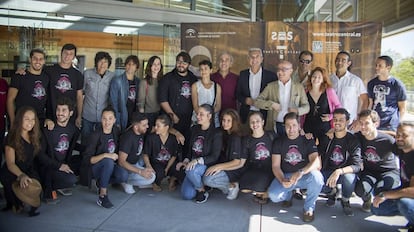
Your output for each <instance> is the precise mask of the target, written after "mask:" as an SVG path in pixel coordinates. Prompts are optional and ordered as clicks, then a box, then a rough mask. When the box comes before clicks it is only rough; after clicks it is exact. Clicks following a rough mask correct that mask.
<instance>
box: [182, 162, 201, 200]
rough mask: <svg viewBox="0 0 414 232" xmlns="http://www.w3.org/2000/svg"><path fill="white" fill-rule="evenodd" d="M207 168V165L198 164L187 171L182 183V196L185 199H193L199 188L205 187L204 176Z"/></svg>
mask: <svg viewBox="0 0 414 232" xmlns="http://www.w3.org/2000/svg"><path fill="white" fill-rule="evenodd" d="M206 169H207V166H206V165H204V164H196V166H195V167H194V169H193V170H186V171H185V178H184V181H183V184H182V185H181V196H182V198H183V199H184V200H191V199H193V198H194V197H195V196H196V194H197V190H199V189H202V188H203V186H204V185H203V181H202V178H203V175H204V172H205V171H206Z"/></svg>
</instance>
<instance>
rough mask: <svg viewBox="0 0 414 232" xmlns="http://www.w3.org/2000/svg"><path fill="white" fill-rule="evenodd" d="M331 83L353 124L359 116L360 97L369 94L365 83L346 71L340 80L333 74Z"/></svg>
mask: <svg viewBox="0 0 414 232" xmlns="http://www.w3.org/2000/svg"><path fill="white" fill-rule="evenodd" d="M331 82H332V86H333V88H334V89H335V91H336V95H338V98H339V101H340V102H341V104H342V107H343V108H345V109H346V110H347V111H348V112H349V114H350V115H351V117H350V120H349V122H350V123H352V121H353V120H355V119H357V116H358V105H359V96H360V95H361V94H366V93H367V88H366V87H365V84H364V82H363V81H362V79H361V78H360V77H359V76H357V75H355V74H352V73H350V72H349V71H346V73H345V75H344V76H343V77H341V78H338V77H337V76H336V74H335V73H333V74H332V75H331Z"/></svg>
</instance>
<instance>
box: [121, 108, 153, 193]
mask: <svg viewBox="0 0 414 232" xmlns="http://www.w3.org/2000/svg"><path fill="white" fill-rule="evenodd" d="M147 129H148V119H147V117H146V116H145V115H144V114H140V113H134V114H133V115H132V119H131V126H130V128H129V129H128V130H127V131H126V132H125V133H124V134H122V136H121V138H120V142H119V159H118V165H116V166H115V170H114V177H115V179H114V182H115V183H121V185H122V187H123V188H124V191H125V192H126V193H128V194H134V193H135V190H134V187H133V186H140V187H146V186H148V185H151V184H152V183H153V182H154V180H155V172H154V170H153V169H152V168H149V167H144V161H143V157H142V151H143V148H144V135H145V133H146V132H147Z"/></svg>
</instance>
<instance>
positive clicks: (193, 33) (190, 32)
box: [185, 28, 197, 39]
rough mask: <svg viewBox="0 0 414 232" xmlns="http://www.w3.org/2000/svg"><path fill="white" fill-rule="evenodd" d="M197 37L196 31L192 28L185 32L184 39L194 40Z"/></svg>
mask: <svg viewBox="0 0 414 232" xmlns="http://www.w3.org/2000/svg"><path fill="white" fill-rule="evenodd" d="M196 37H197V31H196V30H195V29H193V28H188V29H187V30H185V38H187V39H189V38H196Z"/></svg>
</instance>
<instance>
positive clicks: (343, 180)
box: [322, 170, 357, 199]
mask: <svg viewBox="0 0 414 232" xmlns="http://www.w3.org/2000/svg"><path fill="white" fill-rule="evenodd" d="M332 173H333V170H324V171H322V175H323V177H324V179H325V182H326V180H327V179H328V178H329V176H330V175H331V174H332ZM356 180H357V179H356V174H355V173H346V174H343V175H341V176H339V179H338V181H337V182H336V183H337V184H342V197H343V198H347V199H349V198H351V196H352V192H353V191H354V189H355V184H356ZM331 190H332V188H330V187H328V186H326V185H324V186H323V192H325V193H329V192H331Z"/></svg>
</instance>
